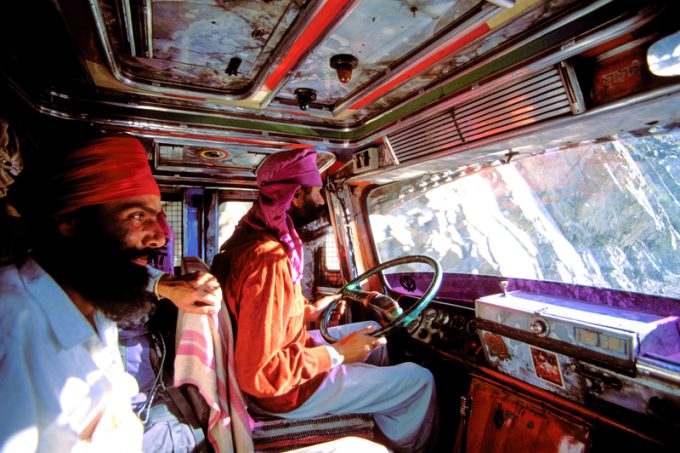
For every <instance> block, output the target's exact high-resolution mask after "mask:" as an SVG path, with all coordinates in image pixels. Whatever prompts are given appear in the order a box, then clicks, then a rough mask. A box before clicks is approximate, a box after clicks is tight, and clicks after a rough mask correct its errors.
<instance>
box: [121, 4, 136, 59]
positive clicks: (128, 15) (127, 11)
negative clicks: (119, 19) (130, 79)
mask: <svg viewBox="0 0 680 453" xmlns="http://www.w3.org/2000/svg"><path fill="white" fill-rule="evenodd" d="M120 6H121V8H122V10H123V15H124V16H125V20H124V21H123V22H124V23H125V32H126V34H127V40H128V45H129V46H130V54H131V55H132V56H137V46H135V36H134V35H133V34H132V11H131V8H130V0H120Z"/></svg>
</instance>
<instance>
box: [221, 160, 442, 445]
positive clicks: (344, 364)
mask: <svg viewBox="0 0 680 453" xmlns="http://www.w3.org/2000/svg"><path fill="white" fill-rule="evenodd" d="M257 186H258V188H259V195H258V199H257V202H256V203H255V204H254V205H253V207H252V209H251V210H250V211H249V212H248V213H247V214H246V215H245V216H244V217H243V218H242V219H241V221H240V222H239V224H238V226H237V228H236V231H235V232H234V234H233V235H232V237H231V238H229V240H228V241H227V242H225V244H223V245H222V247H221V250H222V251H221V253H220V254H218V255H217V256H216V257H215V260H214V261H213V266H212V269H211V271H212V272H213V274H214V275H215V276H216V277H217V279H218V280H219V281H220V283H221V284H222V289H223V293H224V297H225V302H226V304H227V306H228V308H229V310H230V312H231V313H232V314H233V316H234V318H233V319H234V322H235V324H236V341H235V352H234V359H235V368H236V377H237V379H238V384H239V387H240V388H241V390H242V391H243V392H244V393H245V394H246V395H247V396H248V397H249V399H250V401H251V403H252V406H254V408H255V409H256V410H257V411H260V412H264V413H267V414H272V415H277V416H280V417H284V418H293V419H296V418H311V417H316V416H319V415H324V414H347V413H370V414H373V416H374V418H375V421H376V424H377V425H378V427H379V428H380V429H381V431H382V432H383V434H384V435H385V436H386V438H387V439H388V440H389V441H390V443H391V447H393V448H394V449H395V450H397V451H425V449H426V448H427V445H428V441H429V440H430V437H431V436H430V435H431V432H432V429H433V426H434V424H435V415H436V401H435V400H436V395H435V389H434V380H433V377H432V374H431V373H430V372H429V371H428V370H426V369H425V368H422V367H420V366H418V365H415V364H413V363H402V364H399V365H395V366H380V365H385V364H386V361H387V351H386V348H385V347H384V345H385V344H386V340H385V338H374V337H372V336H370V335H368V334H369V333H370V332H371V331H372V330H374V329H375V328H376V327H377V323H374V322H368V323H357V324H351V325H348V326H340V327H335V328H333V329H336V333H335V334H336V336H337V333H338V332H339V333H340V335H341V336H342V335H343V334H344V335H345V336H344V337H343V338H341V340H340V341H338V342H337V343H335V344H333V345H328V344H326V343H325V342H324V341H322V339H321V337H320V335H318V332H316V331H310V332H308V331H307V330H306V328H305V324H306V322H309V321H315V320H318V318H319V316H320V314H321V313H322V311H323V309H324V308H325V307H326V306H328V304H329V303H330V302H331V301H332V300H334V299H336V298H337V297H339V296H327V297H324V298H322V299H320V300H318V301H317V302H316V303H314V304H309V303H307V301H306V300H305V298H304V297H303V295H302V292H301V286H300V279H301V277H302V269H303V266H302V264H303V263H302V256H303V253H302V242H301V240H300V238H299V236H298V234H297V231H296V227H298V228H299V227H300V226H302V225H305V224H307V223H309V222H311V221H313V220H315V219H317V218H318V216H319V213H320V212H321V211H322V210H323V209H324V198H323V195H322V193H321V189H322V181H321V177H320V175H319V171H318V168H317V166H316V152H315V151H313V150H292V151H285V152H280V153H276V154H273V155H271V156H269V157H268V158H267V159H266V160H265V161H264V162H263V163H262V165H261V167H260V168H259V169H258V172H257Z"/></svg>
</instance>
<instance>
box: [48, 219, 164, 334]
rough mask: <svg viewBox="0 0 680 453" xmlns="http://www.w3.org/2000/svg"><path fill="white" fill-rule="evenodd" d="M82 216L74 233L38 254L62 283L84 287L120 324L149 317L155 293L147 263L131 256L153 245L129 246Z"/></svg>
mask: <svg viewBox="0 0 680 453" xmlns="http://www.w3.org/2000/svg"><path fill="white" fill-rule="evenodd" d="M80 220H86V219H79V224H78V229H77V232H76V234H75V235H74V236H72V237H68V238H67V237H63V236H58V237H56V238H54V241H53V242H52V244H50V247H49V248H50V250H49V251H47V253H40V251H38V252H39V253H37V256H36V258H38V260H39V261H40V263H41V264H42V265H43V267H45V269H46V270H47V271H48V272H49V273H50V275H51V276H52V277H53V278H54V279H55V280H56V281H57V282H58V283H59V284H63V285H67V286H69V287H71V288H73V289H74V290H76V291H78V292H79V293H80V294H81V295H82V296H83V297H85V298H86V299H87V301H88V302H89V303H91V304H92V305H94V306H95V307H96V308H97V309H99V310H100V311H101V312H102V313H103V314H104V315H105V316H106V317H107V318H109V319H111V320H112V321H115V322H116V323H117V324H118V325H119V326H120V327H130V326H133V325H138V324H141V323H144V322H146V320H148V318H149V316H150V315H151V314H152V313H153V310H154V308H155V304H154V302H153V301H154V299H155V298H154V296H153V295H151V294H149V293H148V292H147V291H146V285H147V283H148V279H149V277H148V274H147V271H146V268H145V267H144V266H140V265H138V264H135V263H133V262H131V260H132V259H133V258H134V257H136V256H146V255H148V254H150V253H153V250H148V249H147V250H141V251H140V250H124V248H123V246H122V244H121V243H120V242H119V241H118V240H117V239H115V238H112V237H110V236H109V235H108V234H107V233H106V232H105V230H104V229H103V228H102V227H101V226H99V225H98V224H96V223H95V222H91V221H87V220H86V221H85V222H82V223H80Z"/></svg>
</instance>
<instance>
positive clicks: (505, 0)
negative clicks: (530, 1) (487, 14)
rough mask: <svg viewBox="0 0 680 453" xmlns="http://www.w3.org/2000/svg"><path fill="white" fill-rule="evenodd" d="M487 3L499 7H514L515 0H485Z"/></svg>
mask: <svg viewBox="0 0 680 453" xmlns="http://www.w3.org/2000/svg"><path fill="white" fill-rule="evenodd" d="M486 1H487V2H489V3H493V4H494V5H496V6H500V7H501V8H514V7H515V1H514V0H486Z"/></svg>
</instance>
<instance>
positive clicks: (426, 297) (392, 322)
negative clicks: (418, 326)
mask: <svg viewBox="0 0 680 453" xmlns="http://www.w3.org/2000/svg"><path fill="white" fill-rule="evenodd" d="M408 263H425V264H429V265H430V266H431V268H432V271H433V275H432V281H431V282H430V285H429V287H428V288H427V290H425V291H424V292H421V293H419V294H420V296H419V297H418V299H417V300H416V302H415V303H413V305H411V306H410V307H408V308H407V309H404V308H402V307H401V306H399V303H398V302H397V301H396V300H394V299H392V298H391V297H389V296H387V295H384V294H382V293H376V292H374V291H371V292H365V291H362V290H360V289H359V284H360V283H361V282H363V281H364V280H367V279H368V278H369V277H371V276H373V275H375V274H377V273H379V272H382V271H383V270H384V269H388V268H390V267H394V266H397V265H401V264H408ZM441 281H442V268H441V265H440V264H439V261H437V260H436V259H434V258H431V257H429V256H426V255H411V256H404V257H401V258H396V259H393V260H389V261H386V262H384V263H382V264H379V265H378V266H375V267H374V268H372V269H370V270H368V271H366V272H364V273H363V274H361V275H359V276H358V277H356V278H355V279H354V280H352V281H351V282H349V283H347V284H346V285H345V286H343V287H342V289H341V290H340V292H339V293H338V294H336V295H335V300H333V299H332V298H331V301H330V308H329V309H328V310H326V313H325V314H324V315H323V317H321V323H320V325H319V331H320V332H321V335H322V336H323V338H324V339H325V340H326V341H327V342H329V343H335V342H336V341H338V340H339V339H338V338H335V337H334V336H333V335H331V334H330V333H329V332H328V325H329V323H330V320H331V316H332V314H333V309H334V308H335V307H336V306H338V305H340V303H339V302H336V301H338V300H340V298H341V297H343V298H344V299H346V300H351V301H355V302H359V303H361V304H363V305H366V306H372V308H374V309H376V310H377V311H379V312H380V313H381V315H383V317H384V318H385V319H384V321H385V322H384V323H381V324H383V325H382V327H381V328H380V329H377V330H375V331H372V332H370V333H368V335H370V336H371V337H374V338H377V337H382V336H385V335H388V334H389V333H391V332H392V331H394V330H395V329H397V328H399V327H402V326H405V325H407V324H408V323H410V322H411V321H413V320H414V319H416V318H417V316H418V315H419V314H420V313H421V312H422V311H423V310H424V309H425V307H426V306H427V304H429V303H430V301H431V300H432V298H433V297H434V295H435V293H436V292H437V290H438V289H439V285H440V284H441ZM414 289H415V288H414ZM416 297H417V296H416ZM317 318H318V316H317Z"/></svg>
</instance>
